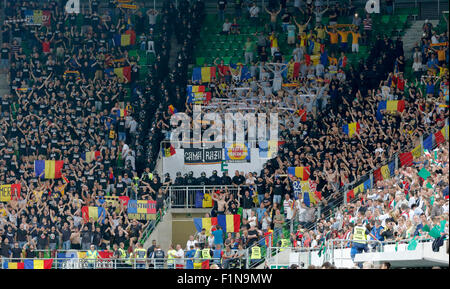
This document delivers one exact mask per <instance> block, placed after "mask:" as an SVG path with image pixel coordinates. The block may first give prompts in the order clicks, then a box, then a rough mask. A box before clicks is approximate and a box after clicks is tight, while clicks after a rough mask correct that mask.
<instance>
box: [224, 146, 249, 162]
mask: <svg viewBox="0 0 450 289" xmlns="http://www.w3.org/2000/svg"><path fill="white" fill-rule="evenodd" d="M225 160H226V161H227V162H234V163H242V162H244V163H245V162H250V149H249V146H248V143H227V144H225Z"/></svg>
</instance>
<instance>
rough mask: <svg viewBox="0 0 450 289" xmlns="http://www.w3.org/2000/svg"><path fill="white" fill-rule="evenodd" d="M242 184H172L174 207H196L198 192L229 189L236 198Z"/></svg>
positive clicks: (170, 190)
mask: <svg viewBox="0 0 450 289" xmlns="http://www.w3.org/2000/svg"><path fill="white" fill-rule="evenodd" d="M239 188H240V186H170V187H169V195H170V199H171V207H172V208H196V197H197V192H200V193H203V194H206V193H210V194H212V193H213V192H216V191H217V190H220V191H221V192H224V191H225V190H228V192H230V194H233V196H234V198H235V199H237V198H238V191H239Z"/></svg>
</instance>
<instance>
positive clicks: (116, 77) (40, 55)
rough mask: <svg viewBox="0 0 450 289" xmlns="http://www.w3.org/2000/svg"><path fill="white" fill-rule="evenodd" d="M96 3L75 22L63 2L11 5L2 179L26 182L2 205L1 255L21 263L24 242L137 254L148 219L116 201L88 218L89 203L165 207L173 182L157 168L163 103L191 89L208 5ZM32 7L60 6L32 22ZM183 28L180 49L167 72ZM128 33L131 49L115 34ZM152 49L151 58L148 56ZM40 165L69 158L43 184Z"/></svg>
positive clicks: (38, 248)
mask: <svg viewBox="0 0 450 289" xmlns="http://www.w3.org/2000/svg"><path fill="white" fill-rule="evenodd" d="M89 4H90V5H89V7H82V11H81V14H78V15H76V14H68V13H66V12H65V11H64V6H62V5H61V3H58V2H56V1H50V2H49V3H46V2H34V1H31V2H30V1H15V2H14V3H12V2H9V1H8V2H6V7H5V9H4V13H5V19H6V21H5V22H4V23H3V24H2V69H6V70H7V72H8V74H7V80H8V83H9V87H10V92H9V93H7V94H5V95H2V96H1V101H2V105H1V114H0V116H1V120H0V122H1V123H2V125H1V133H0V139H1V140H0V146H1V148H0V151H1V167H2V171H1V173H0V182H1V183H2V184H5V185H6V184H14V183H19V184H21V191H20V196H18V197H17V195H16V196H13V197H12V198H11V200H10V201H8V202H6V203H3V202H2V203H1V205H0V206H1V209H0V210H1V214H0V230H1V231H0V235H1V237H0V238H1V248H2V253H1V255H2V257H4V258H10V257H14V258H17V257H19V255H20V254H19V255H17V254H18V250H17V249H14V248H17V247H18V248H20V250H24V252H25V251H26V253H25V255H24V256H26V257H34V256H41V257H42V256H43V254H42V251H43V250H47V249H50V250H55V249H64V250H68V249H83V250H87V249H89V245H90V244H94V245H95V246H96V247H97V248H99V249H109V248H112V246H113V245H114V244H116V245H120V244H121V243H125V244H126V246H127V247H128V246H129V245H130V243H131V244H133V243H135V242H136V241H137V240H138V238H139V237H140V235H141V234H142V231H143V229H145V227H146V226H147V225H148V222H140V221H139V222H137V221H136V220H134V221H133V220H129V219H128V217H127V213H126V209H125V211H124V210H123V208H122V209H119V208H114V207H109V206H108V207H107V209H106V215H105V216H103V217H101V218H100V219H99V220H93V219H92V218H91V219H90V220H83V218H82V213H81V208H82V206H104V207H106V206H107V203H108V202H106V200H105V199H106V198H107V197H108V196H117V197H118V196H128V197H130V198H134V199H150V198H151V199H153V200H156V201H157V203H158V205H157V207H159V208H161V207H162V206H163V201H164V199H165V197H164V191H163V189H162V185H163V183H164V181H167V179H166V180H162V179H161V178H160V177H158V176H157V175H156V174H152V172H151V171H150V167H151V166H154V165H155V160H156V157H157V154H158V153H159V151H158V150H159V141H160V138H161V136H162V135H163V133H162V132H161V130H162V128H161V119H163V118H164V115H165V114H166V113H167V112H166V111H165V109H163V107H167V105H168V103H172V102H176V100H177V98H178V99H180V91H181V87H185V85H186V84H185V81H186V80H185V78H186V71H187V63H188V61H189V57H190V54H191V53H190V50H191V49H192V41H193V39H194V36H193V35H195V34H196V32H195V31H196V29H198V28H199V25H200V20H198V19H202V17H201V15H202V13H203V9H204V8H203V6H202V3H201V2H198V3H197V4H195V5H191V6H189V3H188V2H187V1H181V2H180V6H179V8H178V9H176V8H175V7H174V4H173V3H171V2H169V1H167V3H165V4H164V5H163V8H162V10H161V11H156V10H153V9H148V10H146V9H145V8H143V9H141V10H135V9H125V8H121V7H118V6H117V5H118V3H115V1H111V3H110V5H109V6H108V7H104V5H103V6H101V5H100V3H99V1H90V3H89ZM103 4H104V3H103ZM184 9H185V10H184ZM27 10H32V11H33V10H49V11H51V19H50V20H49V25H27V24H26V22H24V21H23V20H22V19H24V17H25V11H27ZM186 11H187V12H189V13H184V12H186ZM157 19H158V21H156V20H157ZM172 19H177V21H172ZM182 24H183V25H182ZM181 25H182V27H183V28H180V27H181ZM177 26H178V28H177V29H176V30H175V29H174V28H175V27H177ZM174 31H176V32H175V34H176V39H177V40H178V44H179V47H180V51H179V52H178V55H177V59H176V61H174V63H175V66H174V68H173V71H170V70H169V68H168V67H169V65H168V60H169V53H170V50H171V47H170V45H171V42H170V39H171V35H172V34H173V33H174ZM124 34H128V35H130V44H131V45H123V43H121V41H122V40H121V38H120V37H119V38H117V37H116V35H124ZM152 53H153V54H154V61H150V60H148V62H145V61H144V62H142V61H140V58H141V57H143V58H144V57H145V58H148V59H150V56H151V54H152ZM149 54H150V55H149ZM145 66H148V68H147V69H146V67H145ZM122 67H127V68H128V69H129V70H128V72H126V71H125V70H123V71H120V68H122ZM117 68H119V73H115V70H113V69H117ZM141 70H144V72H145V71H147V73H142V72H141ZM112 71H114V73H112ZM169 72H170V73H169ZM35 160H63V161H64V165H63V168H62V170H61V173H62V178H60V179H44V178H43V177H44V176H43V175H41V176H39V177H42V178H39V177H37V176H36V175H35V172H34V161H35ZM138 172H139V173H138ZM166 184H167V183H166ZM33 252H35V253H33ZM37 252H39V254H37ZM11 253H13V254H12V255H11Z"/></svg>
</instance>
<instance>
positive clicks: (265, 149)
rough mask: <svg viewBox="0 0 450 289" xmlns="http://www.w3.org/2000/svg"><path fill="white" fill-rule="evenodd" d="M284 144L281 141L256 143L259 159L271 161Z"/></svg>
mask: <svg viewBox="0 0 450 289" xmlns="http://www.w3.org/2000/svg"><path fill="white" fill-rule="evenodd" d="M282 144H284V142H283V141H276V140H269V141H260V142H258V146H259V157H260V158H264V159H267V158H269V159H271V158H274V157H275V156H276V154H277V153H278V148H279V146H281V145H282Z"/></svg>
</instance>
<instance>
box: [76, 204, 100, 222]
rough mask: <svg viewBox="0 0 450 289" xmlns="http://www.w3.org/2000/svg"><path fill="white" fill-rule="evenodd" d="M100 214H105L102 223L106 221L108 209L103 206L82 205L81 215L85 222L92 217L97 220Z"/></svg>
mask: <svg viewBox="0 0 450 289" xmlns="http://www.w3.org/2000/svg"><path fill="white" fill-rule="evenodd" d="M100 216H103V218H102V223H103V222H104V221H105V217H106V211H105V209H104V208H103V207H93V206H89V207H88V206H83V207H81V217H82V218H83V220H84V222H86V223H87V222H89V220H90V219H94V221H97V220H98V219H99V218H100Z"/></svg>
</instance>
